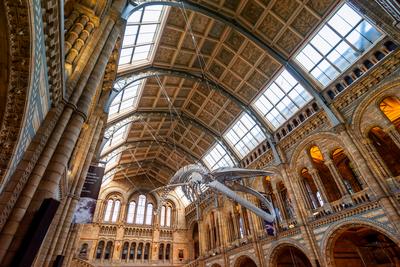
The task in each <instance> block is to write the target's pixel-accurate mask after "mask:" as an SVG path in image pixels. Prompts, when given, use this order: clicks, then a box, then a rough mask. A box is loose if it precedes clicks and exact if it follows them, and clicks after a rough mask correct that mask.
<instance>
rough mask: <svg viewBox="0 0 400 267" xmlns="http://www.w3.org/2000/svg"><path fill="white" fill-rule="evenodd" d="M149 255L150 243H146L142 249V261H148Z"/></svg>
mask: <svg viewBox="0 0 400 267" xmlns="http://www.w3.org/2000/svg"><path fill="white" fill-rule="evenodd" d="M149 254H150V243H146V246H145V247H144V257H143V259H145V260H148V259H149Z"/></svg>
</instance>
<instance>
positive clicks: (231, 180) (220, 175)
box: [152, 164, 276, 223]
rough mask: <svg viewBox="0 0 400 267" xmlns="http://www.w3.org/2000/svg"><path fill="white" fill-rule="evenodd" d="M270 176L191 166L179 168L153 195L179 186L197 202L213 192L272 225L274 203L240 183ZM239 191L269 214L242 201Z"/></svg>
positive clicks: (237, 170)
mask: <svg viewBox="0 0 400 267" xmlns="http://www.w3.org/2000/svg"><path fill="white" fill-rule="evenodd" d="M269 175H272V173H271V172H267V171H263V170H249V169H242V168H233V167H223V168H218V169H216V170H213V171H209V170H208V169H206V168H205V167H204V166H200V165H196V164H190V165H187V166H184V167H182V168H180V169H179V170H178V171H177V172H176V173H175V175H174V176H173V177H172V178H171V180H170V183H169V184H168V185H166V186H163V187H159V188H157V189H155V190H153V191H152V192H154V191H161V190H164V192H168V190H171V188H175V187H179V186H180V187H181V188H182V192H183V193H184V195H185V196H186V197H187V198H188V199H189V200H190V201H192V202H193V201H196V200H198V199H199V196H200V195H201V194H202V193H204V192H205V190H206V189H207V188H211V189H214V190H216V191H218V192H219V193H221V194H222V195H225V196H227V197H228V198H230V199H232V200H233V201H236V202H237V203H239V204H240V205H242V206H243V207H245V208H247V209H248V210H250V211H252V212H254V213H255V214H256V215H257V216H259V217H261V218H262V219H263V220H265V221H267V222H269V223H272V222H273V221H274V219H275V217H276V214H275V211H274V207H273V205H272V203H271V202H270V201H269V200H268V199H267V198H266V197H265V196H264V195H263V194H261V193H260V192H258V191H256V190H254V189H252V188H250V187H248V186H245V185H242V184H241V183H240V181H241V180H242V179H243V178H252V177H257V176H269ZM237 191H239V192H242V193H246V194H251V195H253V196H255V197H256V198H257V199H259V200H260V201H261V203H262V204H264V206H265V207H267V208H268V210H269V213H268V212H266V211H264V210H262V209H260V208H259V207H257V206H256V205H254V204H253V203H251V202H250V201H248V200H246V199H244V198H242V197H241V196H240V195H239V194H238V193H237Z"/></svg>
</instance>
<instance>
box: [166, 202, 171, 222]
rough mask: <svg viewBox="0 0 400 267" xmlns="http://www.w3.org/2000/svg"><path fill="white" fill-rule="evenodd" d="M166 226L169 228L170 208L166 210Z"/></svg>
mask: <svg viewBox="0 0 400 267" xmlns="http://www.w3.org/2000/svg"><path fill="white" fill-rule="evenodd" d="M165 223H166V224H167V226H168V227H169V226H171V207H168V208H167V218H166V222H165Z"/></svg>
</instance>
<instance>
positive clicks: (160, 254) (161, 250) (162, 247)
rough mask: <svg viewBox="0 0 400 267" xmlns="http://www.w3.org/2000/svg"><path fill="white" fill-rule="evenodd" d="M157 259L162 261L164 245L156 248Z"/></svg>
mask: <svg viewBox="0 0 400 267" xmlns="http://www.w3.org/2000/svg"><path fill="white" fill-rule="evenodd" d="M158 259H159V260H163V259H164V244H162V243H161V244H160V247H159V248H158Z"/></svg>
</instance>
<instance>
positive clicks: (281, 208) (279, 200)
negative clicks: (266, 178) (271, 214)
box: [271, 183, 287, 227]
mask: <svg viewBox="0 0 400 267" xmlns="http://www.w3.org/2000/svg"><path fill="white" fill-rule="evenodd" d="M271 185H272V192H273V194H274V195H275V199H276V202H277V204H278V208H279V211H280V214H281V218H280V219H281V220H282V222H281V223H282V226H283V227H287V223H286V219H287V218H286V211H285V207H284V205H283V201H282V198H281V194H280V193H279V192H278V189H277V188H276V183H271Z"/></svg>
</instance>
